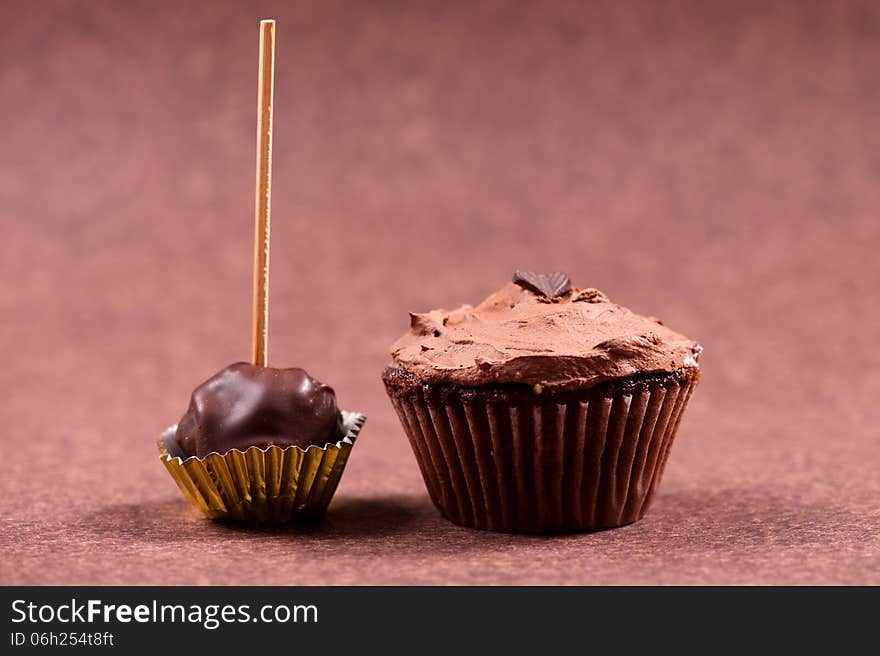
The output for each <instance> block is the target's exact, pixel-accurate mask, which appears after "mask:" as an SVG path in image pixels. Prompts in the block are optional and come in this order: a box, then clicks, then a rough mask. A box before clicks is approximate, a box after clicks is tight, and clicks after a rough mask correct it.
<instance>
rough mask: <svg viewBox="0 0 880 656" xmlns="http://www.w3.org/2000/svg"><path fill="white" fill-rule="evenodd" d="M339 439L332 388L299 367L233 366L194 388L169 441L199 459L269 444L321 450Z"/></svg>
mask: <svg viewBox="0 0 880 656" xmlns="http://www.w3.org/2000/svg"><path fill="white" fill-rule="evenodd" d="M344 436H345V429H344V427H343V423H342V414H341V413H340V412H339V409H338V408H337V407H336V394H335V393H334V392H333V388H331V387H329V386H327V385H324V384H323V383H321V382H318V381H317V380H315V379H314V378H312V377H311V376H309V374H307V373H306V372H305V371H304V370H303V369H299V368H291V369H276V368H274V367H257V366H255V365H253V364H250V363H248V362H238V363H236V364H232V365H229V366H228V367H226V368H225V369H223V370H222V371H220V372H219V373H218V374H216V375H215V376H213V377H212V378H210V379H208V380H207V381H206V382H204V383H202V384H201V385H199V386H198V387H197V388H196V389H195V391H194V392H193V394H192V400H191V401H190V404H189V409H188V410H187V411H186V414H185V415H183V418H182V419H181V420H180V423H178V425H177V433H176V435H175V438H176V440H177V446H178V447H179V448H180V451H181V452H182V453H183V454H184V455H186V456H198V457H200V458H204V457H205V456H206V455H208V454H209V453H220V454H223V453H226V452H227V451H229V450H230V449H238V450H239V451H245V450H247V449H248V448H250V447H252V446H256V447H259V448H261V449H265V448H267V447H269V446H271V445H273V444H274V445H275V446H278V447H281V448H286V447H288V446H298V447H300V448H301V449H306V448H308V447H309V446H312V445H314V446H319V447H323V446H324V445H325V444H327V443H328V442H338V441H339V440H341V439H342V438H343V437H344Z"/></svg>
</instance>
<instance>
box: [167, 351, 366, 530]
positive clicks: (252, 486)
mask: <svg viewBox="0 0 880 656" xmlns="http://www.w3.org/2000/svg"><path fill="white" fill-rule="evenodd" d="M365 419H366V418H365V417H364V416H363V415H360V414H357V413H352V412H341V411H340V410H339V409H338V408H337V405H336V395H335V393H334V392H333V389H332V388H330V387H328V386H327V385H324V384H323V383H320V382H318V381H317V380H315V379H314V378H312V377H311V376H309V375H308V374H307V373H306V372H305V371H304V370H303V369H299V368H290V369H277V368H273V367H260V366H256V365H253V364H250V363H247V362H238V363H236V364H232V365H230V366H228V367H226V368H225V369H223V370H222V371H220V372H219V373H218V374H216V375H215V376H213V377H211V378H210V379H209V380H207V381H206V382H205V383H203V384H201V385H199V386H198V387H197V388H196V390H195V391H194V392H193V394H192V398H191V400H190V404H189V408H188V409H187V411H186V413H185V414H184V415H183V417H182V418H181V420H180V421H179V422H178V423H177V425H175V426H171V427H170V428H169V429H168V430H166V431H165V433H163V435H162V437H161V438H160V440H159V449H160V452H161V457H162V462H163V463H164V464H165V466H166V468H167V469H168V471H169V473H170V474H171V476H172V477H173V478H174V480H175V481H176V482H177V484H178V487H180V489H181V491H182V492H183V494H184V496H186V498H187V499H188V500H189V501H190V502H191V503H192V504H193V505H194V506H195V507H196V508H198V509H199V510H201V511H202V512H203V513H204V514H205V515H207V516H208V517H210V518H212V519H224V520H244V521H261V522H286V521H292V520H299V519H311V518H315V517H319V516H321V515H322V514H323V513H324V511H325V510H326V509H327V505H328V504H329V503H330V499H331V498H332V496H333V493H334V492H335V490H336V486H337V485H338V484H339V479H340V476H341V475H342V471H343V468H344V467H345V464H346V462H347V460H348V455H349V453H350V452H351V448H352V446H353V445H354V441H355V438H356V437H357V435H358V433H359V432H360V429H361V426H362V425H363V423H364V421H365Z"/></svg>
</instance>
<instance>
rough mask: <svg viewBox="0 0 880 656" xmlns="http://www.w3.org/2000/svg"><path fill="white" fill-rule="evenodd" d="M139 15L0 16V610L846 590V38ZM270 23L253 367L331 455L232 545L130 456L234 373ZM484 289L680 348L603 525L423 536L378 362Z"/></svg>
mask: <svg viewBox="0 0 880 656" xmlns="http://www.w3.org/2000/svg"><path fill="white" fill-rule="evenodd" d="M177 4H178V3H171V2H166V3H162V4H159V5H157V4H156V3H152V2H151V3H146V2H144V3H133V2H125V3H120V2H106V3H102V2H88V3H86V2H81V3H72V2H71V3H67V2H66V3H20V2H7V3H5V4H4V7H3V16H4V20H3V21H2V25H0V116H2V118H3V125H4V128H5V129H4V130H3V139H2V148H0V221H2V227H3V237H2V241H0V243H2V257H0V281H2V282H0V313H2V323H0V343H2V344H3V348H4V351H5V358H4V360H5V362H4V366H3V368H2V369H0V385H2V389H3V399H2V401H0V421H2V425H3V426H4V437H3V447H4V466H3V474H2V476H0V517H2V543H0V546H2V553H3V555H2V556H0V582H2V583H55V584H58V583H260V584H262V583H276V584H295V583H317V584H320V583H514V582H522V583H646V582H652V583H672V582H679V583H719V582H720V583H748V582H774V583H782V582H788V583H807V582H814V583H815V582H818V583H824V582H840V583H868V582H872V583H880V509H878V506H880V501H878V499H880V480H878V478H880V476H878V473H877V472H878V471H880V437H878V433H880V429H878V426H880V404H878V403H877V399H878V398H880V355H878V353H880V351H878V349H877V347H876V339H877V328H876V326H877V325H878V321H880V310H878V308H877V307H876V293H877V291H876V289H877V283H878V281H880V267H878V257H877V249H878V246H880V218H878V216H880V184H878V179H880V68H878V67H877V65H876V64H877V61H878V60H880V9H878V8H877V5H876V3H871V2H864V3H861V4H857V3H847V2H837V3H830V2H828V3H790V2H777V3H764V2H756V3H742V2H724V3H698V2H693V3H651V2H645V3H607V5H606V4H602V5H599V4H595V5H584V4H583V3H578V2H573V3H571V4H567V3H561V2H559V3H547V4H546V5H545V6H539V5H538V4H537V3H535V4H534V5H533V6H532V8H531V9H527V8H525V7H526V6H527V5H525V4H523V6H522V7H521V8H514V7H515V6H519V3H516V5H514V3H509V4H508V3H500V2H499V3H480V5H479V6H476V5H474V4H473V3H467V2H460V3H418V4H416V3H405V2H382V3H360V2H350V3H338V2H331V3H327V2H316V3H314V4H313V5H312V6H309V7H305V6H300V3H296V8H289V9H284V8H276V7H273V6H272V5H271V4H270V3H257V4H258V5H259V6H258V7H257V9H254V10H251V9H248V8H246V7H245V4H246V3H226V4H220V3H210V7H209V6H208V3H205V5H204V7H205V9H204V12H200V11H199V10H198V6H197V4H196V3H185V4H186V8H180V7H178V6H177ZM289 4H290V6H291V7H293V6H294V5H293V3H289ZM433 5H437V6H433ZM441 5H442V6H441ZM661 5H663V8H661ZM429 7H431V8H430V9H429ZM270 15H271V16H274V17H275V18H277V19H278V21H279V23H278V39H279V41H278V79H277V90H276V109H277V114H276V121H277V122H276V141H275V146H276V152H275V184H274V197H273V210H274V213H273V214H274V221H273V245H274V249H273V258H272V267H273V269H272V272H273V273H272V313H271V319H270V325H271V338H270V349H269V358H270V362H275V363H277V364H283V365H293V364H296V365H301V366H304V367H306V368H307V369H308V370H309V371H310V372H311V373H312V374H314V375H315V376H317V377H318V378H320V379H321V380H325V381H328V382H330V383H332V384H333V385H334V386H335V387H336V389H337V392H338V394H339V396H340V398H341V400H342V403H343V405H344V406H345V407H348V408H350V409H357V410H361V411H363V412H365V413H366V414H367V415H368V416H369V421H368V422H367V425H366V427H365V429H364V432H363V434H362V439H361V440H360V441H359V443H358V445H357V447H356V449H355V451H354V453H353V455H352V460H351V462H350V465H349V469H348V471H347V473H346V475H345V477H344V479H343V481H342V484H341V487H340V491H339V494H338V496H337V498H336V500H335V502H334V504H333V506H331V512H330V515H329V516H328V518H327V520H326V522H325V523H324V524H323V525H319V526H314V527H309V528H286V529H271V528H267V529H259V530H253V529H246V528H240V527H228V526H222V525H216V524H212V523H211V522H209V521H206V520H203V519H202V518H201V517H200V516H198V515H197V514H196V513H195V512H194V511H193V510H192V509H191V508H190V507H189V506H188V505H186V503H185V502H184V501H183V500H182V498H181V497H180V495H179V494H178V492H177V490H176V488H175V487H174V484H173V483H172V481H171V479H170V478H169V477H168V475H167V474H166V473H165V471H164V470H163V468H162V466H161V464H160V463H159V459H158V457H157V455H156V451H155V446H154V440H155V438H156V436H157V435H158V434H159V432H160V431H161V430H162V429H163V428H164V427H165V426H166V425H168V424H169V423H172V422H173V421H175V420H176V419H177V418H178V417H179V416H180V415H181V413H182V412H183V410H184V409H185V408H186V405H187V401H188V395H189V393H190V391H191V390H192V388H193V387H194V386H195V385H196V384H197V383H199V382H201V381H202V380H204V379H205V378H206V377H208V376H209V375H210V374H212V373H214V372H215V371H217V370H218V369H219V368H220V367H222V366H223V365H225V364H227V363H229V362H232V361H234V360H237V359H242V358H246V357H247V356H248V354H249V352H250V343H249V340H250V334H249V333H250V311H251V298H250V294H251V255H252V238H253V235H252V223H251V221H252V215H253V214H252V213H253V208H252V206H251V203H252V200H253V189H252V185H253V157H254V110H255V98H254V94H255V88H256V86H255V85H256V78H255V76H256V55H257V45H256V44H257V41H256V39H257V33H258V30H257V21H258V19H259V18H262V17H266V16H270ZM515 268H525V269H532V270H553V269H562V270H565V271H567V272H569V273H570V274H571V275H572V278H573V279H574V281H575V283H577V284H580V285H582V286H583V285H593V286H596V287H599V288H601V289H603V290H605V291H606V292H607V293H608V294H609V295H610V296H611V297H612V298H613V299H615V300H617V301H619V302H621V303H624V304H626V305H629V306H630V307H633V308H635V309H637V310H639V311H642V312H645V313H649V314H656V315H659V316H661V317H663V318H664V319H666V320H667V322H668V323H669V324H670V325H672V326H673V327H675V328H676V329H678V330H681V331H682V332H684V333H685V334H687V335H688V336H692V337H694V338H697V339H699V340H700V341H701V342H702V343H703V344H704V345H705V347H706V352H705V354H704V377H703V381H702V383H701V386H700V388H699V389H698V390H697V393H696V394H695V395H694V398H693V401H692V404H691V407H690V409H689V414H688V416H686V417H685V419H684V422H683V424H682V429H681V432H680V434H679V437H678V439H677V441H676V445H675V448H674V450H673V453H672V456H671V458H670V461H669V466H668V468H667V470H666V475H665V480H664V481H663V485H662V486H661V488H660V491H659V495H658V497H657V499H656V502H655V505H654V507H653V508H652V510H651V511H649V513H648V515H647V517H646V518H645V519H644V520H643V521H641V522H640V523H638V524H635V525H632V526H630V527H627V528H623V529H619V530H614V531H608V532H603V533H599V534H593V535H582V536H574V537H564V538H541V537H522V536H509V535H499V534H490V533H482V532H476V531H472V530H469V529H465V528H459V527H456V526H453V525H452V524H450V523H448V522H446V521H445V520H443V519H442V518H440V516H439V515H438V514H437V513H436V511H435V510H434V509H433V507H432V506H431V505H430V502H429V501H428V497H427V495H426V493H425V490H424V488H423V485H422V482H421V479H420V477H419V473H418V470H417V467H416V463H415V460H414V458H413V456H412V454H411V452H410V451H409V447H408V446H407V444H406V440H405V439H404V436H403V433H402V430H401V428H400V426H399V424H398V422H397V420H396V418H395V417H394V413H393V411H392V408H391V405H390V404H389V403H388V401H387V399H386V398H385V393H384V390H383V388H382V383H381V381H380V372H381V369H382V367H383V365H384V364H385V362H386V355H385V352H386V348H387V346H388V345H389V344H390V343H391V342H392V341H393V340H394V339H395V338H396V337H397V336H399V335H400V334H401V333H402V332H403V331H404V330H405V329H406V326H407V317H406V311H407V310H427V309H430V308H432V307H435V306H446V307H449V306H452V305H455V304H457V303H459V302H462V301H478V300H480V299H481V298H483V297H484V296H485V295H486V294H488V293H489V292H490V291H492V290H493V289H496V288H497V287H498V285H499V284H500V283H501V282H503V281H504V280H506V279H507V278H508V276H510V274H511V272H512V270H513V269H515Z"/></svg>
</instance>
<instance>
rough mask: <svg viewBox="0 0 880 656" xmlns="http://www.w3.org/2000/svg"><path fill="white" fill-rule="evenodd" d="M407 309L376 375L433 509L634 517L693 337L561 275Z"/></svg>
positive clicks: (524, 522) (679, 394) (683, 401)
mask: <svg viewBox="0 0 880 656" xmlns="http://www.w3.org/2000/svg"><path fill="white" fill-rule="evenodd" d="M410 317H411V330H410V332H409V333H407V334H406V335H404V336H403V337H401V338H400V339H399V340H398V341H397V342H396V343H395V344H394V345H393V346H392V349H391V355H392V364H391V366H389V367H387V368H386V369H385V372H384V374H383V380H384V382H385V387H386V389H387V391H388V395H389V396H390V398H391V401H392V403H393V405H394V408H395V410H396V411H397V414H398V416H399V417H400V420H401V423H402V424H403V428H404V431H405V432H406V434H407V437H408V438H409V441H410V444H411V446H412V448H413V452H414V453H415V456H416V460H417V461H418V464H419V467H420V469H421V472H422V475H423V477H424V479H425V484H426V486H427V488H428V493H429V494H430V496H431V499H432V500H433V502H434V504H435V505H436V506H437V508H438V509H439V510H440V512H441V513H442V514H443V515H444V516H446V517H447V518H449V519H450V520H452V521H453V522H456V523H458V524H463V525H465V526H471V527H474V528H481V529H488V530H494V531H508V532H521V533H542V532H574V531H592V530H598V529H604V528H611V527H615V526H622V525H625V524H629V523H631V522H634V521H636V520H638V519H640V518H641V517H642V516H643V515H644V513H645V511H646V510H647V509H648V506H649V505H650V503H651V499H652V497H653V495H654V492H655V491H656V489H657V486H658V485H659V483H660V479H661V477H662V475H663V469H664V467H665V464H666V459H667V458H668V457H669V451H670V448H671V446H672V442H673V439H674V438H675V434H676V431H677V429H678V426H679V423H680V422H681V417H682V415H683V413H684V409H685V407H686V406H687V403H688V400H689V399H690V396H691V393H692V392H693V390H694V387H695V386H696V384H697V381H698V380H699V377H700V369H699V363H698V360H699V354H700V352H701V350H702V349H701V347H700V346H699V345H698V344H697V343H696V342H694V341H692V340H690V339H688V338H686V337H683V336H682V335H680V334H678V333H676V332H674V331H672V330H670V329H669V328H666V327H665V326H664V325H663V324H662V323H661V322H660V320H658V319H654V318H648V317H643V316H640V315H638V314H635V313H634V312H632V311H630V310H628V309H626V308H624V307H621V306H619V305H615V304H614V303H611V302H610V301H609V300H608V298H607V297H606V296H605V295H604V294H603V293H602V292H600V291H598V290H596V289H576V288H572V286H571V283H570V281H569V279H568V278H567V277H566V276H565V275H564V274H561V273H554V274H551V275H549V276H543V275H538V274H534V273H529V272H517V274H516V275H515V276H514V280H513V282H512V283H509V284H507V285H506V286H504V287H503V288H502V289H500V290H499V291H498V292H496V293H494V294H492V295H491V296H489V297H488V298H487V299H486V300H484V301H483V302H482V303H480V304H479V305H478V306H476V307H471V306H470V305H463V306H461V307H460V308H458V309H457V310H453V311H451V312H447V311H444V310H434V311H432V312H428V313H426V314H411V315H410Z"/></svg>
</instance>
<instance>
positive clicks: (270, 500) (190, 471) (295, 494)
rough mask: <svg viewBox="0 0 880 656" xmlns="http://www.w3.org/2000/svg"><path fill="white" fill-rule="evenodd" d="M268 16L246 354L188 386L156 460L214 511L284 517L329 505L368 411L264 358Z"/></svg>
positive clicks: (271, 26)
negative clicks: (186, 400)
mask: <svg viewBox="0 0 880 656" xmlns="http://www.w3.org/2000/svg"><path fill="white" fill-rule="evenodd" d="M274 53H275V21H272V20H265V21H262V22H261V23H260V78H259V80H260V81H259V86H258V93H257V96H258V101H257V106H258V111H257V140H258V148H257V193H256V212H255V227H256V230H255V237H256V239H255V249H254V333H253V337H254V339H253V360H252V362H251V363H248V362H237V363H235V364H232V365H229V366H228V367H226V368H225V369H223V370H222V371H220V372H219V373H217V374H216V375H215V376H213V377H211V378H210V379H209V380H207V381H206V382H204V383H202V384H201V385H199V386H198V387H197V388H196V390H195V391H194V392H193V394H192V398H191V400H190V404H189V409H188V410H187V411H186V414H184V415H183V417H182V418H181V420H180V422H179V424H177V425H175V426H171V427H169V428H168V429H167V430H166V431H165V432H164V433H163V434H162V436H161V437H160V438H159V451H160V454H161V459H162V463H163V464H164V465H165V467H166V468H167V469H168V472H169V473H170V474H171V476H172V477H173V478H174V480H175V482H176V483H177V485H178V487H179V488H180V490H181V492H183V494H184V496H185V497H186V498H187V499H188V500H189V501H190V502H191V503H192V504H193V505H194V506H195V507H196V508H198V509H199V510H201V511H202V512H203V513H204V514H205V515H207V516H208V517H211V518H212V519H224V520H243V521H258V522H287V521H295V520H301V519H310V518H314V517H319V516H320V515H322V514H323V513H324V511H325V510H326V509H327V505H328V504H329V503H330V500H331V499H332V497H333V493H334V492H335V490H336V486H337V485H338V484H339V479H340V477H341V476H342V472H343V469H344V468H345V464H346V462H347V461H348V456H349V454H350V453H351V449H352V447H353V446H354V442H355V438H356V437H357V435H358V433H359V432H360V429H361V426H363V423H364V421H365V420H366V417H364V416H363V415H361V414H358V413H354V412H344V411H343V412H341V411H340V410H339V408H338V407H337V405H336V394H335V393H334V392H333V389H332V388H330V387H328V386H327V385H324V384H323V383H320V382H318V381H317V380H315V379H314V378H312V377H311V376H309V375H308V374H307V373H306V372H305V371H304V370H302V369H298V368H290V369H279V368H274V367H269V366H268V365H267V344H268V318H269V219H270V211H269V209H270V202H269V199H270V191H271V170H272V169H271V162H272V156H271V155H272V103H273V100H272V99H273V84H274V75H273V70H274V68H273V67H274V61H275V55H274Z"/></svg>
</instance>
